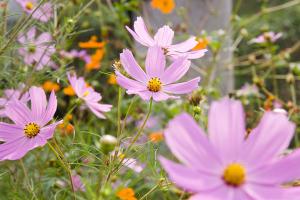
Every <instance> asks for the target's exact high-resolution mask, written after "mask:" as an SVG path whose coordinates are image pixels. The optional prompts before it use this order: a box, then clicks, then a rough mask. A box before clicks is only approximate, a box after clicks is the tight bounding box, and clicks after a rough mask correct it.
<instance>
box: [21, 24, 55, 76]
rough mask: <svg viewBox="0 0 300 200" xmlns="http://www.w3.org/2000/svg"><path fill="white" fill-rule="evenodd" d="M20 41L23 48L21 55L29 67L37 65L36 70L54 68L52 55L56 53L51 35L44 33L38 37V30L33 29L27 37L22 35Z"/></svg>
mask: <svg viewBox="0 0 300 200" xmlns="http://www.w3.org/2000/svg"><path fill="white" fill-rule="evenodd" d="M18 41H19V42H20V43H21V45H22V47H21V48H19V54H20V55H21V56H23V58H24V62H25V63H26V64H27V65H32V64H36V69H37V70H41V69H43V68H44V66H52V65H53V62H52V61H51V55H52V54H53V53H54V52H55V47H54V45H53V44H51V42H52V37H51V35H50V33H42V34H41V35H39V36H38V37H36V28H35V27H33V28H31V29H30V30H29V31H28V32H27V33H26V34H25V35H20V36H19V38H18Z"/></svg>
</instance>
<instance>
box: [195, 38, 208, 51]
mask: <svg viewBox="0 0 300 200" xmlns="http://www.w3.org/2000/svg"><path fill="white" fill-rule="evenodd" d="M197 41H198V44H197V45H196V46H195V47H194V48H193V49H192V50H193V51H197V50H201V49H205V48H206V47H207V45H208V44H209V40H208V39H207V38H205V37H203V38H197Z"/></svg>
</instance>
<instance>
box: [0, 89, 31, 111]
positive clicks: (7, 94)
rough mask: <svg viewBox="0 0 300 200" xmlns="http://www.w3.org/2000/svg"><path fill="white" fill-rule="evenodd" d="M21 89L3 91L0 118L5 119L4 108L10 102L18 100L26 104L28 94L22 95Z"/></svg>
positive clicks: (0, 99)
mask: <svg viewBox="0 0 300 200" xmlns="http://www.w3.org/2000/svg"><path fill="white" fill-rule="evenodd" d="M22 89H23V87H20V88H19V89H7V90H4V95H3V97H2V98H0V117H6V114H5V106H6V105H7V104H8V103H9V102H10V101H14V100H20V101H21V102H23V103H25V104H26V103H27V101H29V93H28V92H25V93H24V94H22Z"/></svg>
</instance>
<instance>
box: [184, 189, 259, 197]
mask: <svg viewBox="0 0 300 200" xmlns="http://www.w3.org/2000/svg"><path fill="white" fill-rule="evenodd" d="M221 199H222V200H223V199H224V200H225V199H226V200H254V199H252V198H251V197H249V196H248V195H247V194H245V192H243V191H241V190H239V189H235V188H231V187H227V186H220V187H217V188H215V189H214V190H208V191H204V192H199V193H198V194H196V195H193V196H191V197H190V198H189V199H188V200H221Z"/></svg>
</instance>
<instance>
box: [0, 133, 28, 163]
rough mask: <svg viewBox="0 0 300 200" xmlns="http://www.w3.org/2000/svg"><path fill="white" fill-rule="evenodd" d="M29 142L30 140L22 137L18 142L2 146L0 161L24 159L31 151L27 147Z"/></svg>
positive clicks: (13, 141)
mask: <svg viewBox="0 0 300 200" xmlns="http://www.w3.org/2000/svg"><path fill="white" fill-rule="evenodd" d="M28 141H29V139H28V138H26V137H20V138H17V139H16V140H12V141H9V142H6V143H4V144H0V161H3V160H18V159H20V158H22V157H23V156H24V155H25V154H26V153H27V152H28V151H29V150H28V147H27V146H28Z"/></svg>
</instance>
